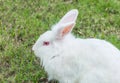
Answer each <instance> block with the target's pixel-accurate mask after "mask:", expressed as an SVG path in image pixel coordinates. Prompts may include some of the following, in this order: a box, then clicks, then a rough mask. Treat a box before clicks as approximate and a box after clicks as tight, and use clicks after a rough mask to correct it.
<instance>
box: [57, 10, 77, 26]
mask: <svg viewBox="0 0 120 83" xmlns="http://www.w3.org/2000/svg"><path fill="white" fill-rule="evenodd" d="M77 16H78V10H77V9H73V10H71V11H69V12H67V13H66V14H65V15H64V16H63V17H62V19H61V20H60V21H59V22H58V24H66V23H71V22H72V23H74V22H75V21H76V19H77Z"/></svg>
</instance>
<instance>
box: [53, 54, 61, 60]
mask: <svg viewBox="0 0 120 83" xmlns="http://www.w3.org/2000/svg"><path fill="white" fill-rule="evenodd" d="M59 56H60V55H59V54H57V55H55V56H52V57H51V59H54V58H56V57H59Z"/></svg>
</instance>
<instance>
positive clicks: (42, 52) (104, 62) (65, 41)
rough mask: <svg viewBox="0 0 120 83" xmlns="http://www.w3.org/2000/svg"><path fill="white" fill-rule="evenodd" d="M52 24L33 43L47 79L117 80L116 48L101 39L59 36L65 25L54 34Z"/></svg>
mask: <svg viewBox="0 0 120 83" xmlns="http://www.w3.org/2000/svg"><path fill="white" fill-rule="evenodd" d="M75 11H76V10H75ZM65 17H66V16H65ZM65 17H64V18H65ZM62 20H63V19H62ZM63 21H64V20H63ZM56 27H57V25H56V26H54V28H53V29H52V30H51V31H47V32H46V33H44V34H43V35H42V36H41V37H40V39H38V41H37V42H36V44H35V45H34V46H33V50H34V52H35V54H36V56H38V57H40V59H41V62H42V64H43V66H44V68H45V71H46V72H47V73H48V77H49V80H51V79H56V80H58V81H59V82H60V83H120V51H119V50H118V49H117V48H116V47H114V46H113V45H112V44H110V43H109V42H107V41H105V40H100V39H79V38H75V37H74V36H72V35H71V33H68V34H67V35H65V37H64V38H61V37H62V36H64V33H66V32H68V31H66V30H68V28H69V27H67V29H65V31H64V32H62V34H61V35H60V37H58V36H59V34H58V35H57V37H56V36H55V35H56V34H57V28H56ZM60 32H61V31H60ZM44 41H47V42H44ZM48 41H50V42H48ZM49 43H50V44H49ZM48 44H49V45H48Z"/></svg>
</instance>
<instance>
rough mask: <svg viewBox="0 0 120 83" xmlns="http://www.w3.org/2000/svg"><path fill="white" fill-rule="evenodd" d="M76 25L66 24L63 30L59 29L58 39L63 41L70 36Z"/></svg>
mask: <svg viewBox="0 0 120 83" xmlns="http://www.w3.org/2000/svg"><path fill="white" fill-rule="evenodd" d="M74 25H75V23H73V22H72V23H67V24H64V25H63V26H62V28H59V29H58V31H57V38H58V39H62V38H63V37H64V36H66V35H67V34H69V33H70V32H71V31H72V29H73V27H74Z"/></svg>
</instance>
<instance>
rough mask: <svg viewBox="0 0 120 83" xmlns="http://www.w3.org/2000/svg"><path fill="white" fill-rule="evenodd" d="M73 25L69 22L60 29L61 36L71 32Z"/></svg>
mask: <svg viewBox="0 0 120 83" xmlns="http://www.w3.org/2000/svg"><path fill="white" fill-rule="evenodd" d="M73 25H74V24H70V25H68V26H66V27H65V28H64V29H63V30H62V33H61V34H62V37H63V36H65V35H66V34H68V33H69V32H71V30H72V27H73Z"/></svg>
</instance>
